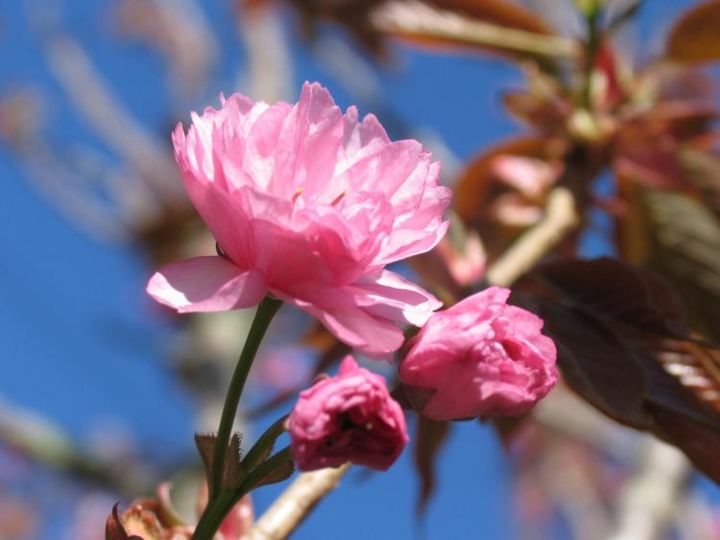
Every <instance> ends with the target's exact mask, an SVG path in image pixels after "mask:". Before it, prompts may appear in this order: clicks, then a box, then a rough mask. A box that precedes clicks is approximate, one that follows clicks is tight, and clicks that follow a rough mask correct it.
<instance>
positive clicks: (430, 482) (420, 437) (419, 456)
mask: <svg viewBox="0 0 720 540" xmlns="http://www.w3.org/2000/svg"><path fill="white" fill-rule="evenodd" d="M417 418H418V421H417V432H416V434H415V447H414V452H413V458H414V462H415V470H416V471H417V473H418V476H419V478H420V493H419V496H418V501H417V512H418V514H423V513H424V512H425V510H426V509H427V504H428V502H429V501H430V498H431V496H432V494H433V492H434V491H435V486H436V481H437V479H436V474H435V463H436V461H437V457H438V454H439V453H440V450H442V448H443V446H444V445H445V442H446V441H447V437H448V435H449V434H450V422H441V421H437V420H431V419H430V418H426V417H424V416H422V415H418V417H417Z"/></svg>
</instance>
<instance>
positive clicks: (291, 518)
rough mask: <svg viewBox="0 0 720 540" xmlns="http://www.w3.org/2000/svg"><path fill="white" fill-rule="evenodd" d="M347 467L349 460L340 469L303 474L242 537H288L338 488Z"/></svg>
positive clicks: (250, 539)
mask: <svg viewBox="0 0 720 540" xmlns="http://www.w3.org/2000/svg"><path fill="white" fill-rule="evenodd" d="M348 470H350V464H349V463H348V464H345V465H343V466H342V467H340V468H337V469H322V470H319V471H314V472H308V473H303V474H301V475H300V476H298V477H297V478H296V479H295V481H294V482H293V483H292V484H290V486H289V487H288V488H287V489H286V490H285V491H284V492H283V494H282V495H280V497H279V498H278V499H277V500H275V502H274V503H273V504H272V506H271V507H270V508H269V509H268V510H267V512H265V514H263V516H262V517H261V518H260V519H259V520H258V521H257V522H256V523H255V524H254V525H253V526H252V528H251V529H250V530H249V531H248V532H247V533H245V535H243V537H242V540H279V539H281V538H287V537H288V535H289V534H290V533H291V532H292V531H293V530H295V529H296V528H297V527H298V525H300V523H302V521H303V520H304V519H305V517H306V516H307V515H308V514H309V513H310V511H311V510H312V509H313V508H314V507H315V505H316V504H317V503H318V502H320V500H321V499H322V498H323V497H324V496H325V495H327V494H328V493H329V492H330V491H332V490H333V489H335V487H336V486H337V485H338V484H339V483H340V480H341V479H342V477H343V476H345V473H347V472H348Z"/></svg>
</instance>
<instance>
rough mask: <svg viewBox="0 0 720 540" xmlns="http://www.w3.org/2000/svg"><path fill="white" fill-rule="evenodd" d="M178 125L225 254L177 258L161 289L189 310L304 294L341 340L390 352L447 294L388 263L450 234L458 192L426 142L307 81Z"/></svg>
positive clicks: (189, 182) (191, 176)
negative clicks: (447, 183)
mask: <svg viewBox="0 0 720 540" xmlns="http://www.w3.org/2000/svg"><path fill="white" fill-rule="evenodd" d="M221 102H222V107H221V108H220V109H219V110H215V109H212V108H208V109H206V110H205V112H204V113H203V115H202V116H198V115H196V114H193V116H192V119H193V125H192V126H190V128H189V130H188V133H187V135H186V134H185V133H184V131H183V128H182V126H178V127H177V129H176V130H175V132H174V133H173V144H174V146H175V159H176V160H177V162H178V164H179V166H180V171H181V173H182V177H183V180H184V182H185V187H186V189H187V192H188V194H189V196H190V199H191V200H192V202H193V204H194V205H195V207H196V208H197V210H198V212H199V213H200V215H201V216H202V218H203V219H204V220H205V222H206V223H207V225H208V227H209V228H210V231H211V232H212V233H213V235H214V236H215V239H216V240H217V242H218V246H219V252H220V253H222V255H223V256H213V257H197V258H194V259H190V260H187V261H183V262H179V263H173V264H170V265H168V266H166V267H165V268H163V269H161V270H160V272H158V273H156V274H155V275H154V276H153V277H152V278H151V280H150V282H149V284H148V293H149V294H150V295H151V296H152V297H153V298H155V299H156V300H157V301H158V302H161V303H163V304H166V305H168V306H171V307H173V308H175V309H176V310H178V311H180V312H189V311H223V310H229V309H236V308H242V307H250V306H253V305H255V304H257V303H258V302H259V301H260V300H261V299H262V298H263V297H264V296H265V295H266V294H268V293H270V294H273V295H275V296H276V297H278V298H280V299H282V300H284V301H286V302H290V303H292V304H295V305H296V306H298V307H300V308H301V309H304V310H305V311H307V312H309V313H310V314H312V315H313V316H315V317H317V318H318V319H320V320H321V321H322V322H323V324H324V325H325V326H326V327H327V328H328V329H329V330H330V331H331V332H333V333H334V334H335V335H336V336H337V337H338V338H339V339H340V340H342V341H344V342H345V343H347V344H348V345H351V346H353V347H356V348H359V349H362V350H363V351H365V352H366V353H369V354H375V355H381V354H386V353H388V352H391V351H393V350H395V349H397V348H398V347H399V346H400V345H401V344H402V342H403V335H402V332H401V330H400V329H399V328H398V326H397V325H398V324H405V323H409V324H415V325H422V324H424V322H425V321H426V320H427V319H428V317H429V316H430V315H431V314H432V312H433V310H435V309H437V308H438V307H439V306H440V305H441V304H440V302H438V300H437V299H436V298H435V297H433V296H432V295H431V294H429V293H427V292H426V291H424V290H423V289H421V288H420V287H418V286H417V285H415V284H413V283H410V282H409V281H406V280H405V279H403V278H402V277H400V276H399V275H397V274H395V273H393V272H390V271H388V270H385V265H387V264H389V263H391V262H394V261H398V260H400V259H404V258H406V257H410V256H412V255H416V254H419V253H423V252H425V251H428V250H429V249H431V248H432V247H433V246H435V244H437V243H438V241H439V240H440V238H441V237H442V236H443V234H444V233H445V230H446V228H447V223H446V222H445V221H443V216H442V214H443V211H444V209H445V207H446V206H447V204H448V202H449V199H450V191H449V190H448V189H447V188H445V187H442V186H439V185H438V172H439V167H440V165H439V163H437V162H432V161H431V158H430V155H429V154H428V153H427V152H425V151H424V150H423V148H422V146H421V145H420V143H418V142H416V141H412V140H407V141H397V142H391V141H390V139H389V138H388V136H387V134H386V133H385V131H384V130H383V128H382V126H381V125H380V123H379V122H378V121H377V119H376V118H375V117H374V116H372V115H368V116H366V117H365V118H364V119H363V120H362V121H360V120H358V113H357V110H356V109H355V108H354V107H351V108H349V109H348V110H347V112H346V113H345V114H342V112H341V111H340V109H339V108H338V107H337V106H336V105H335V103H334V102H333V99H332V97H331V96H330V94H329V93H328V92H327V90H325V89H324V88H323V87H321V86H320V85H318V84H308V83H306V84H305V85H304V86H303V88H302V93H301V96H300V101H299V102H298V103H297V104H295V105H290V104H288V103H282V102H281V103H277V104H275V105H272V106H270V105H267V104H265V103H262V102H258V103H254V102H252V101H250V100H249V99H248V98H246V97H244V96H241V95H238V94H236V95H233V96H231V97H230V98H228V99H227V100H224V99H223V100H221Z"/></svg>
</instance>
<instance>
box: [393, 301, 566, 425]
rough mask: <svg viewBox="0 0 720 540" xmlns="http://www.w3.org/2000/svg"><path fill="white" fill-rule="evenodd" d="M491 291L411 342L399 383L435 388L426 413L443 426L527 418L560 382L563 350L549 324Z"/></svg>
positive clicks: (435, 320)
mask: <svg viewBox="0 0 720 540" xmlns="http://www.w3.org/2000/svg"><path fill="white" fill-rule="evenodd" d="M508 296H510V290H509V289H503V288H500V287H490V288H489V289H487V290H485V291H482V292H480V293H477V294H474V295H472V296H470V297H468V298H466V299H465V300H463V301H462V302H459V303H457V304H456V305H454V306H452V307H451V308H449V309H446V310H445V311H441V312H439V313H436V314H435V315H433V316H432V317H431V318H430V320H429V321H428V322H427V323H426V324H425V326H423V328H422V330H421V331H420V333H419V334H418V335H417V336H416V337H415V338H414V340H413V341H412V343H411V348H410V350H409V351H408V353H407V355H406V356H405V358H404V359H403V361H402V363H401V365H400V380H401V381H402V383H403V384H405V385H406V386H409V387H414V388H420V389H425V390H431V391H432V392H429V394H430V397H429V399H428V400H427V401H426V402H425V403H423V404H421V407H420V408H421V409H422V413H423V414H424V415H426V416H428V417H429V418H434V419H436V420H457V419H461V418H470V417H475V416H484V415H490V414H497V415H512V416H515V415H520V414H522V413H524V412H526V411H527V410H528V409H530V407H532V406H533V405H534V404H535V403H536V402H537V401H538V400H540V399H541V398H543V397H544V396H545V395H546V394H547V393H548V392H549V391H550V390H551V389H552V387H553V386H554V385H555V383H556V382H557V378H558V374H557V369H556V367H555V357H556V350H555V344H554V343H553V341H552V340H551V339H550V338H549V337H547V336H544V335H543V334H541V333H540V330H541V329H542V326H543V321H542V319H540V318H539V317H537V316H535V315H533V314H532V313H530V312H528V311H525V310H524V309H521V308H519V307H516V306H511V305H508V304H507V303H506V301H507V298H508Z"/></svg>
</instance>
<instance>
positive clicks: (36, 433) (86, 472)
mask: <svg viewBox="0 0 720 540" xmlns="http://www.w3.org/2000/svg"><path fill="white" fill-rule="evenodd" d="M0 441H2V442H3V443H5V444H8V445H9V446H10V447H12V448H14V449H16V450H18V451H20V452H22V453H23V454H25V455H27V456H28V457H30V458H32V459H33V460H35V461H37V462H38V463H40V464H42V465H45V466H48V467H51V468H53V469H55V470H58V471H61V472H63V473H65V474H68V475H71V476H73V477H74V478H77V479H79V480H82V481H85V482H89V483H92V484H96V485H99V486H102V487H103V488H105V489H111V490H113V491H115V492H117V493H119V494H122V495H127V496H132V495H136V494H137V493H142V492H148V491H151V490H152V489H153V487H154V485H155V483H156V482H157V480H158V477H157V476H156V475H154V474H148V470H147V469H146V468H144V467H143V466H141V465H138V466H137V467H133V466H130V467H128V463H127V461H124V462H123V463H122V467H113V466H111V465H110V464H106V463H104V462H103V461H102V460H100V459H96V458H95V457H94V456H92V455H89V454H87V453H85V452H82V451H80V450H79V449H78V448H76V447H75V446H74V445H73V444H72V442H71V441H70V439H69V438H68V437H66V436H65V435H64V434H63V433H62V432H61V431H60V430H59V429H58V428H57V427H55V426H54V425H53V424H52V423H50V422H49V421H48V420H46V419H44V418H42V417H39V416H37V415H34V414H32V413H30V412H28V411H24V410H21V409H17V408H13V407H9V406H8V405H7V404H6V403H0Z"/></svg>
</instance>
